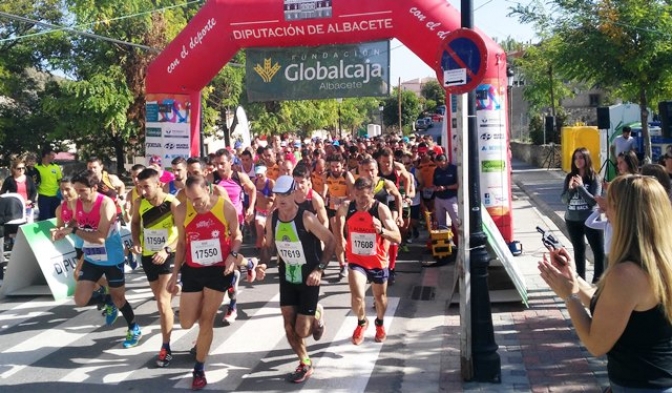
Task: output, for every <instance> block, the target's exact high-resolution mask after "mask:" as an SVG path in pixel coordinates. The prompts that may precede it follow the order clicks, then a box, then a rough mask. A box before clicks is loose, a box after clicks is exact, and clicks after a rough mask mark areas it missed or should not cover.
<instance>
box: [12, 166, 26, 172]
mask: <svg viewBox="0 0 672 393" xmlns="http://www.w3.org/2000/svg"><path fill="white" fill-rule="evenodd" d="M14 169H16V170H17V171H25V170H26V167H25V166H19V167H16V168H14Z"/></svg>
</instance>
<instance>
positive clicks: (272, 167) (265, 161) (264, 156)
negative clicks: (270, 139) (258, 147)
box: [259, 142, 280, 180]
mask: <svg viewBox="0 0 672 393" xmlns="http://www.w3.org/2000/svg"><path fill="white" fill-rule="evenodd" d="M278 143H280V142H278ZM260 158H261V159H260V160H259V164H262V165H265V166H266V168H268V170H267V171H266V176H268V178H269V179H272V180H276V179H277V178H278V176H280V166H279V165H278V163H277V162H276V161H275V152H274V151H273V147H272V146H270V145H268V146H266V147H264V149H263V151H262V153H261V157H260Z"/></svg>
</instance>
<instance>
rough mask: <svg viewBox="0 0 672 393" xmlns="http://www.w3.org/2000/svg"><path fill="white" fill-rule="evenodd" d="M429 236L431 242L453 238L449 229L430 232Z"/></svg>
mask: <svg viewBox="0 0 672 393" xmlns="http://www.w3.org/2000/svg"><path fill="white" fill-rule="evenodd" d="M429 235H430V238H431V239H432V240H450V239H452V238H453V232H452V231H451V230H450V229H439V230H432V231H430V232H429Z"/></svg>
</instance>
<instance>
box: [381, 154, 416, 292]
mask: <svg viewBox="0 0 672 393" xmlns="http://www.w3.org/2000/svg"><path fill="white" fill-rule="evenodd" d="M397 152H399V156H400V157H399V158H400V159H401V155H403V153H401V151H400V150H397V151H395V152H392V150H391V149H389V148H385V149H383V150H381V152H380V157H379V158H378V165H379V168H380V176H381V177H382V178H385V179H388V180H390V181H391V182H392V183H394V185H395V186H396V188H397V190H399V193H400V194H401V202H400V203H401V209H397V203H399V201H396V200H395V197H394V196H393V195H389V196H388V199H387V204H388V206H389V208H390V211H392V217H394V220H395V222H396V223H397V226H398V227H399V228H400V231H401V232H402V235H403V234H405V231H404V230H403V229H405V226H404V210H406V212H407V214H408V216H409V217H410V213H411V212H410V206H411V205H410V203H411V198H413V197H414V196H415V183H414V182H413V180H412V178H411V175H410V174H409V173H408V172H407V171H406V168H404V165H403V164H401V162H396V161H395V160H394V158H395V156H396V155H397ZM397 211H401V214H398V215H397V214H396V212H397ZM402 239H403V236H402ZM404 250H405V251H406V252H407V251H408V248H407V247H406V246H405V245H404ZM389 256H390V279H389V284H390V285H394V283H395V282H396V280H397V274H396V270H395V269H396V265H397V257H398V256H399V244H398V243H392V244H390V253H389Z"/></svg>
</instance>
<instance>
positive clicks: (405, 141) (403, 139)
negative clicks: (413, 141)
mask: <svg viewBox="0 0 672 393" xmlns="http://www.w3.org/2000/svg"><path fill="white" fill-rule="evenodd" d="M401 140H402V142H404V143H408V141H409V140H410V139H408V137H407V136H405V137H403V138H401Z"/></svg>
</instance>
